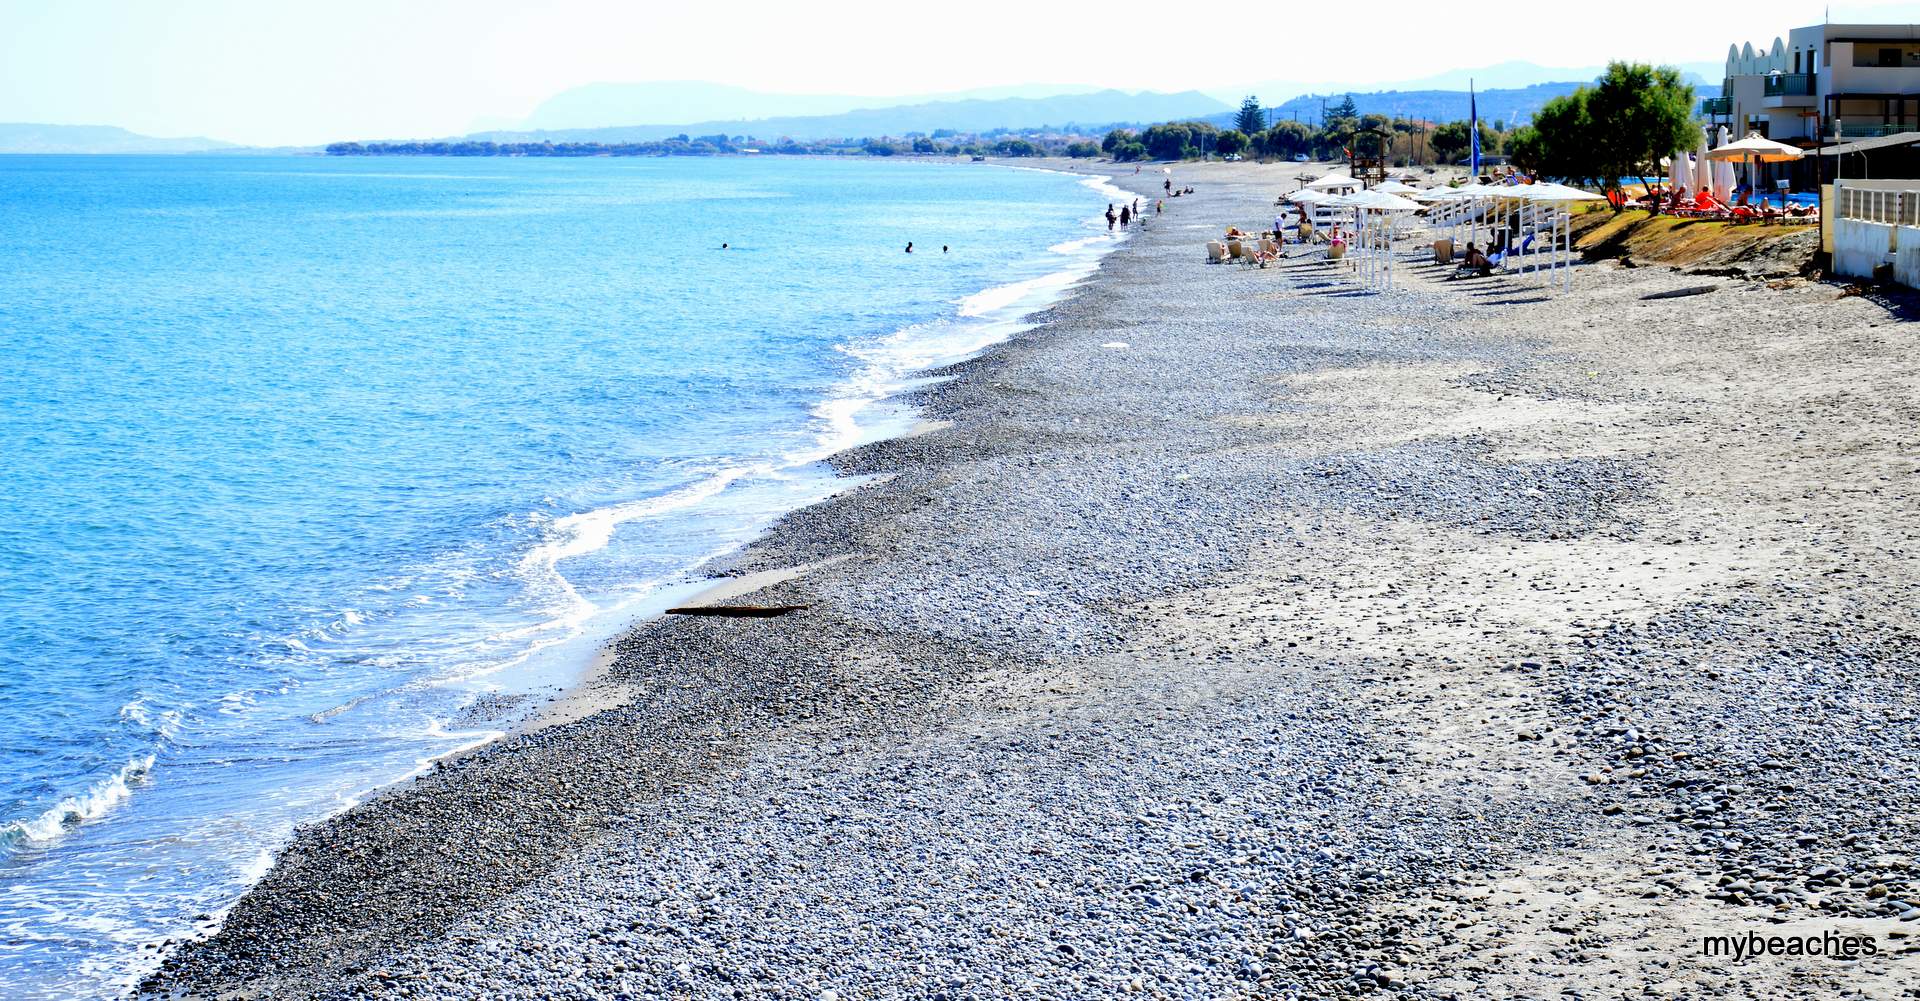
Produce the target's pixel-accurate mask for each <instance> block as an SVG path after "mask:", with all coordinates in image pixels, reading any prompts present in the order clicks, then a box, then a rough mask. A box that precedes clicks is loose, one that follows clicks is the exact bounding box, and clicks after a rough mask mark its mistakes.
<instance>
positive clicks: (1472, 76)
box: [1210, 60, 1726, 117]
mask: <svg viewBox="0 0 1920 1001" xmlns="http://www.w3.org/2000/svg"><path fill="white" fill-rule="evenodd" d="M1725 68H1726V67H1725V64H1724V63H1721V62H1699V63H1681V64H1679V66H1678V69H1679V70H1680V72H1681V74H1682V75H1683V76H1685V77H1686V78H1687V81H1688V82H1689V83H1692V84H1694V85H1695V86H1696V87H1699V86H1702V85H1707V86H1712V87H1714V88H1716V92H1717V88H1718V87H1719V86H1720V83H1721V77H1722V75H1723V72H1724V70H1725ZM1604 72H1606V67H1604V66H1542V65H1540V64H1538V63H1529V62H1523V61H1520V60H1513V61H1509V62H1504V63H1497V64H1495V65H1492V66H1477V67H1474V68H1471V69H1458V70H1448V71H1447V72H1445V73H1438V74H1435V75H1433V76H1428V77H1421V78H1419V79H1416V80H1397V81H1379V80H1373V81H1351V80H1349V81H1328V80H1318V81H1304V80H1264V81H1261V82H1259V83H1253V84H1248V85H1247V86H1246V87H1244V88H1242V89H1241V90H1240V91H1239V93H1238V94H1237V95H1236V94H1231V93H1228V92H1226V91H1222V90H1214V91H1210V93H1212V94H1213V95H1214V96H1215V97H1218V98H1220V99H1222V100H1225V101H1228V102H1230V103H1232V104H1236V105H1237V104H1239V103H1240V98H1242V97H1244V96H1246V95H1247V94H1254V95H1256V96H1258V97H1259V98H1260V103H1261V104H1263V105H1273V106H1275V107H1288V106H1290V105H1291V104H1292V103H1293V102H1296V101H1299V100H1302V99H1303V98H1304V97H1305V96H1307V95H1320V94H1344V93H1346V92H1348V91H1352V92H1353V93H1354V100H1356V101H1358V100H1359V99H1360V92H1361V91H1366V92H1369V93H1400V92H1420V91H1461V92H1463V93H1464V92H1465V91H1466V90H1467V88H1468V87H1469V86H1471V87H1473V88H1474V89H1476V90H1479V91H1481V92H1486V91H1493V90H1526V89H1530V88H1533V87H1536V86H1539V85H1541V84H1556V85H1558V84H1560V83H1563V82H1565V81H1579V82H1581V83H1590V82H1592V81H1593V80H1594V79H1596V78H1598V77H1599V76H1600V74H1601V73H1604ZM1314 102H1315V103H1316V104H1317V103H1318V97H1315V98H1314ZM1456 117H1457V116H1456Z"/></svg>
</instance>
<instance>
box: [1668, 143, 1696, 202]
mask: <svg viewBox="0 0 1920 1001" xmlns="http://www.w3.org/2000/svg"><path fill="white" fill-rule="evenodd" d="M1692 175H1693V164H1691V163H1688V162H1687V155H1686V154H1685V153H1682V152H1680V151H1679V150H1674V151H1673V158H1672V159H1671V160H1669V161H1667V185H1668V187H1670V188H1671V189H1672V190H1673V191H1674V193H1676V194H1678V193H1679V192H1681V191H1684V190H1686V187H1687V182H1688V181H1689V180H1691V179H1692Z"/></svg>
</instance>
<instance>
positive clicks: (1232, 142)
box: [1213, 129, 1251, 156]
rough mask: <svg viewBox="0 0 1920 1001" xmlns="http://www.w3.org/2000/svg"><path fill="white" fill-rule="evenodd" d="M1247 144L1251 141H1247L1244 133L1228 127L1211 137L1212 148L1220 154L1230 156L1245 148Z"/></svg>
mask: <svg viewBox="0 0 1920 1001" xmlns="http://www.w3.org/2000/svg"><path fill="white" fill-rule="evenodd" d="M1249 145H1251V143H1250V142H1249V141H1248V139H1247V137H1246V134H1245V133H1243V132H1241V131H1240V130H1239V129H1228V130H1227V131H1225V132H1222V133H1220V134H1219V135H1217V136H1215V137H1214V139H1213V149H1214V151H1215V152H1217V153H1219V154H1220V155H1221V156H1232V155H1233V154H1235V153H1238V152H1241V151H1242V150H1245V149H1246V148H1247V147H1248V146H1249Z"/></svg>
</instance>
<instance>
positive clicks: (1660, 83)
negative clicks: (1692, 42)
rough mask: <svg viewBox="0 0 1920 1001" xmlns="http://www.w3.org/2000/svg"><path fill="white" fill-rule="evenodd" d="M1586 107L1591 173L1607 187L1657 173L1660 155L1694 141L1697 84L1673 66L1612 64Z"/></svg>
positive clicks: (1594, 89) (1587, 101)
mask: <svg viewBox="0 0 1920 1001" xmlns="http://www.w3.org/2000/svg"><path fill="white" fill-rule="evenodd" d="M1586 111H1587V116H1586V117H1587V129H1586V132H1587V137H1586V138H1587V142H1586V143H1585V144H1584V145H1585V147H1586V149H1587V150H1588V151H1589V152H1588V154H1587V155H1588V158H1589V159H1590V160H1591V162H1592V163H1593V165H1594V170H1593V171H1592V172H1591V173H1592V175H1593V176H1595V177H1597V178H1598V179H1599V181H1600V182H1601V183H1602V184H1603V185H1605V186H1606V187H1609V188H1613V187H1618V186H1619V184H1620V179H1621V178H1622V177H1628V176H1631V175H1635V174H1640V173H1642V172H1645V173H1659V168H1658V166H1657V164H1658V163H1659V160H1660V158H1661V157H1663V156H1666V155H1668V154H1669V153H1672V152H1673V151H1674V150H1676V149H1682V148H1687V147H1691V146H1692V145H1693V137H1694V130H1695V125H1694V124H1693V85H1692V84H1689V83H1686V82H1684V81H1683V80H1682V79H1681V78H1680V71H1679V70H1677V69H1675V68H1673V67H1671V66H1660V67H1654V66H1650V65H1648V64H1646V63H1626V62H1613V63H1608V64H1607V71H1606V72H1605V73H1603V74H1601V76H1600V80H1599V82H1598V83H1597V84H1595V86H1594V87H1593V90H1592V91H1591V92H1590V93H1588V94H1587V95H1586ZM1535 128H1536V129H1537V128H1538V125H1537V124H1536V126H1535Z"/></svg>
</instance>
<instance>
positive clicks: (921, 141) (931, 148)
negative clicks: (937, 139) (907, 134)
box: [913, 136, 940, 153]
mask: <svg viewBox="0 0 1920 1001" xmlns="http://www.w3.org/2000/svg"><path fill="white" fill-rule="evenodd" d="M939 148H940V147H939V146H937V145H935V144H934V141H933V140H931V139H928V138H926V137H925V136H922V137H920V138H918V139H915V140H914V141H913V151H914V152H915V153H934V152H938V151H939Z"/></svg>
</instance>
